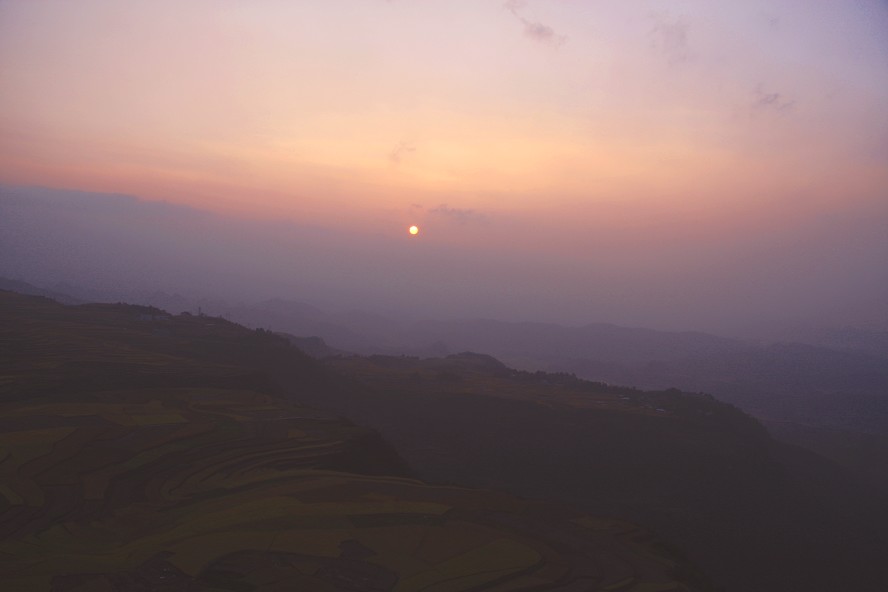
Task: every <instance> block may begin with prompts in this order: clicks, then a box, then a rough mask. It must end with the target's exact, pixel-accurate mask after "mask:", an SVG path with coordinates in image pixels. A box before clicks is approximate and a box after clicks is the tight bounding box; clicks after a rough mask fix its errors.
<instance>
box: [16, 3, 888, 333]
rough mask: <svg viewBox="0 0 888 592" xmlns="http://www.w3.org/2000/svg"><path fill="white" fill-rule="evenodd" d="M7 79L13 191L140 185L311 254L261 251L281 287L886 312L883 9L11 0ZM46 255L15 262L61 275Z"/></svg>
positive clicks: (111, 189) (517, 307)
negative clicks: (275, 257)
mask: <svg viewBox="0 0 888 592" xmlns="http://www.w3.org/2000/svg"><path fill="white" fill-rule="evenodd" d="M0 72H2V78H3V83H2V85H0V184H2V185H3V186H4V187H5V188H6V189H5V193H6V195H7V197H8V196H9V195H10V192H13V193H15V192H18V193H16V196H19V197H20V196H22V195H25V196H27V195H32V193H33V192H31V193H29V192H28V191H19V190H18V189H16V190H13V189H11V188H27V187H35V186H36V187H43V188H52V189H55V190H58V196H60V197H58V199H57V201H58V200H62V201H64V200H65V199H67V200H69V201H70V200H75V201H76V199H79V198H78V197H77V196H81V197H82V195H83V193H71V191H79V192H86V193H89V194H108V200H110V201H113V200H115V199H121V200H125V199H126V198H123V197H121V196H135V197H138V198H140V199H141V200H143V201H144V202H166V203H167V204H169V205H170V206H171V209H169V210H168V212H169V213H170V215H171V216H173V217H175V216H176V215H180V214H181V215H183V216H186V218H187V215H185V214H183V212H186V211H187V212H191V211H203V212H208V213H210V214H212V215H213V216H217V217H218V218H219V220H224V221H225V222H224V223H222V222H220V223H219V224H221V225H222V226H224V227H225V228H226V229H228V230H227V231H226V232H230V233H231V234H230V235H228V234H225V233H224V232H221V231H219V232H218V233H216V234H215V235H214V238H213V239H207V240H222V237H228V238H227V239H226V241H227V244H228V245H229V246H231V245H233V244H240V245H242V246H243V245H244V240H243V239H240V240H239V239H237V238H236V237H237V236H238V233H240V236H241V237H250V238H249V240H248V241H247V242H249V248H248V247H247V246H243V248H244V252H254V251H255V250H259V251H262V252H269V251H274V252H275V253H280V257H281V260H282V261H289V259H288V258H287V256H286V255H287V249H290V248H295V246H294V245H295V244H296V243H299V244H300V245H301V247H300V248H302V249H304V250H305V251H306V252H308V253H311V252H312V251H314V252H315V254H316V257H315V258H314V259H312V258H311V257H309V259H311V261H309V262H307V263H306V264H305V265H306V266H307V267H306V268H305V269H301V268H300V267H299V266H298V265H295V264H289V263H288V264H282V265H281V266H280V267H279V268H277V274H274V270H273V269H272V268H271V267H267V265H266V264H267V261H260V260H253V259H250V258H249V257H246V256H244V257H238V260H239V261H241V265H242V267H241V268H239V269H243V270H244V273H247V270H249V269H250V268H251V266H257V267H262V268H263V269H265V268H266V267H267V270H268V277H272V275H277V276H278V277H276V283H274V285H273V287H272V283H268V282H266V285H267V289H266V290H265V292H267V293H271V292H272V291H274V290H277V291H280V292H286V293H282V294H280V295H281V296H287V297H293V298H297V297H299V296H300V293H303V292H305V293H307V292H312V294H314V297H315V298H316V299H319V300H324V299H328V300H331V301H336V302H340V301H341V303H342V306H360V305H361V304H362V302H363V303H364V304H367V305H368V306H371V307H374V306H375V307H377V308H379V307H384V306H388V307H389V308H393V309H396V310H397V309H399V308H404V307H408V304H409V308H411V309H412V310H414V311H415V312H416V313H417V314H428V315H438V314H440V315H450V316H459V315H461V314H465V315H481V316H501V317H508V318H515V319H518V318H521V319H544V320H557V321H559V322H574V323H582V322H593V321H613V322H618V323H624V324H636V325H646V326H655V327H658V328H693V329H710V330H718V329H722V330H725V331H730V330H733V329H732V328H734V329H736V328H738V327H743V326H748V325H750V324H753V323H768V322H772V321H774V320H777V319H782V320H793V321H796V320H797V321H806V322H815V321H817V322H824V323H834V324H842V323H852V324H873V323H876V324H878V323H885V322H888V312H886V311H888V271H886V269H888V266H886V265H885V264H884V262H885V261H886V260H888V232H886V230H885V229H886V226H888V224H886V221H888V3H886V2H884V1H876V0H854V1H847V2H837V1H835V0H810V1H806V2H804V3H800V2H797V1H795V0H775V1H768V2H766V1H756V0H752V1H748V2H729V1H726V0H706V1H704V0H700V1H674V2H668V3H667V2H654V1H643V0H639V1H617V0H525V1H519V0H510V1H506V2H503V1H502V0H489V1H488V0H413V1H409V0H388V1H385V0H325V1H323V2H320V1H315V2H308V1H297V0H291V1H286V2H285V1H277V0H265V1H259V2H241V1H233V0H232V1H223V0H219V1H209V0H192V1H190V2H187V3H183V2H172V1H165V0H150V1H148V0H131V1H128V2H119V1H116V0H108V1H104V0H102V1H100V0H76V1H74V0H72V1H61V0H58V1H53V0H41V1H33V0H0ZM66 191H68V193H65V192H66ZM38 193H39V192H38ZM41 195H42V194H41ZM65 196H67V197H65ZM115 196H116V197H115ZM17 199H18V197H16V199H15V200H13V201H12V202H11V201H9V200H8V199H7V202H6V206H5V207H6V208H7V210H6V211H7V214H9V212H11V211H12V210H11V209H10V208H12V207H13V206H11V205H10V204H11V203H13V202H15V204H17V205H15V208H22V207H25V205H22V204H23V203H24V202H20V201H16V200H17ZM26 201H27V200H26ZM28 203H32V205H33V204H34V203H36V202H28ZM90 203H93V204H94V202H90ZM127 203H129V202H127ZM173 206H175V207H173ZM90 207H92V206H90ZM131 207H136V206H132V204H131ZM146 207H148V206H146ZM176 207H178V208H180V209H176ZM149 209H150V207H149ZM16 211H17V212H19V210H16ZM37 211H40V212H44V213H46V212H47V211H48V210H47V209H46V208H45V207H44V206H43V205H41V206H39V207H38V206H37V205H34V207H33V208H32V210H31V214H29V215H30V216H31V217H21V216H23V215H24V214H21V216H20V217H19V218H16V220H20V221H21V223H22V224H24V223H26V222H25V221H26V220H28V221H30V222H27V223H29V224H31V223H33V224H37V222H35V220H36V218H34V217H33V216H36V215H37V214H35V212H37ZM90 211H91V210H90ZM164 211H167V210H164ZM172 212H179V214H173V213H172ZM0 213H2V212H0ZM12 219H13V216H12V215H11V214H9V215H7V222H6V227H7V230H8V229H9V227H10V225H11V224H12V222H10V220H12ZM148 219H149V220H154V218H151V217H150V216H149V218H148ZM127 220H128V222H123V221H121V222H119V223H120V224H131V225H139V224H142V223H141V222H140V221H139V219H138V217H136V218H132V217H130V218H127ZM94 223H95V224H98V222H95V221H94ZM117 223H118V222H115V224H117ZM0 224H2V221H0ZM282 224H283V225H284V226H283V227H282V226H281V225H282ZM412 224H416V225H418V226H419V227H420V233H419V234H418V235H417V236H416V237H410V236H409V235H408V234H407V228H408V227H409V226H410V225H412ZM38 228H41V229H43V230H42V231H43V232H45V231H47V228H49V226H45V225H44V226H39V225H35V226H34V230H33V232H38ZM269 228H274V229H280V228H288V229H290V230H288V231H287V230H285V231H279V230H274V231H269V230H268V229H269ZM263 229H265V230H263ZM19 230H21V227H19ZM33 232H31V231H30V230H29V229H26V230H25V231H22V232H19V233H18V234H17V236H19V238H21V240H25V239H27V240H32V239H33V236H31V235H32V234H33ZM163 232H166V231H165V230H164V231H163ZM183 232H184V230H183ZM195 232H196V230H195ZM287 232H292V233H294V234H300V237H299V238H298V239H297V238H294V237H288V236H287ZM158 233H159V234H158V236H160V234H162V233H161V231H160V230H158ZM124 234H126V233H125V229H124ZM149 234H150V233H149ZM280 235H283V238H280V239H279V240H277V242H274V241H273V240H272V239H271V238H270V237H272V236H274V237H278V236H280ZM8 236H9V232H7V241H11V239H9V238H8ZM22 237H24V238H22ZM306 237H315V239H316V240H315V241H314V242H311V241H308V242H305V241H307V240H308V239H307V238H306ZM319 237H323V239H322V238H319ZM146 240H147V239H146ZM294 241H295V242H294ZM27 244H30V243H25V242H22V243H21V244H19V246H18V250H17V251H16V252H18V253H19V255H18V260H17V261H12V260H11V258H10V257H11V256H9V255H8V253H10V252H12V251H11V250H9V249H7V257H6V259H5V262H4V259H3V258H2V257H3V256H2V255H0V272H4V270H5V272H6V273H12V272H15V273H16V274H18V275H20V276H22V277H23V279H28V278H29V277H30V276H29V275H28V273H29V272H28V266H31V267H33V268H34V269H37V268H40V269H44V270H50V269H57V268H58V269H63V268H60V267H58V266H56V267H53V263H52V262H50V261H49V258H51V257H52V256H54V253H53V251H52V250H51V249H50V250H49V251H41V253H43V255H41V257H44V259H38V257H37V255H36V254H35V253H34V252H33V251H28V252H23V249H26V248H27V246H26V245H27ZM195 244H196V243H195ZM259 244H262V245H266V246H264V247H262V248H261V249H260V248H259V247H257V245H259ZM183 245H184V243H183ZM188 245H192V243H190V242H189V243H188ZM192 246H193V245H192ZM60 248H61V247H60ZM134 248H135V247H134ZM145 248H147V247H145ZM183 248H185V246H183ZM189 248H190V247H189ZM296 259H299V260H301V258H300V257H297V258H296ZM25 261H28V262H29V263H28V265H25V264H24V262H25ZM41 261H43V262H44V263H46V265H43V264H42V263H41ZM358 262H361V263H360V264H359V263H358ZM171 265H172V263H171ZM309 267H310V268H311V269H312V271H311V274H308V273H307V271H306V269H308V268H309ZM442 270H443V271H442ZM301 271H302V272H305V273H303V274H302V276H301V280H300V281H298V282H297V281H296V280H295V279H294V280H292V281H290V282H287V281H282V280H281V278H280V275H282V274H283V275H286V274H293V275H299V274H300V272H301ZM35 273H36V272H35ZM47 273H49V272H48V271H47ZM60 273H61V272H60ZM109 273H110V272H109ZM32 275H33V274H32ZM180 275H181V274H180ZM187 275H188V274H185V276H187ZM405 276H406V277H405ZM172 277H173V275H170V274H166V273H161V274H159V275H158V276H157V277H156V278H155V281H156V282H157V283H158V285H162V287H164V288H165V289H173V290H175V289H178V290H185V289H186V288H187V289H192V290H194V289H196V288H195V287H194V286H186V285H185V283H186V282H185V281H184V280H175V281H174V280H173V279H171V278H172ZM175 277H180V276H179V275H177V276H175ZM263 277H265V276H263ZM306 278H310V281H308V282H307V281H306ZM343 278H345V279H343ZM262 281H264V280H259V279H255V282H258V283H259V284H261V283H262ZM370 285H373V286H376V287H375V288H374V289H375V291H373V290H370V288H368V286H370ZM392 286H397V291H394V288H393V287H392ZM259 292H261V290H260V291H258V292H256V293H255V295H256V296H257V297H258V296H259ZM263 294H264V292H263ZM441 294H446V295H447V298H444V299H442V298H441ZM344 295H350V297H351V299H349V298H346V297H345V296H344ZM423 303H426V304H427V305H428V306H425V308H424V305H423Z"/></svg>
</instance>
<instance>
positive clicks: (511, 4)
mask: <svg viewBox="0 0 888 592" xmlns="http://www.w3.org/2000/svg"><path fill="white" fill-rule="evenodd" d="M526 5H527V4H526V2H525V1H524V0H506V2H505V3H504V4H503V8H505V9H506V10H508V11H509V12H511V13H512V16H514V17H515V18H516V19H518V20H519V21H521V24H523V25H524V34H525V35H526V36H527V37H529V38H531V39H533V40H534V41H536V42H538V43H542V44H545V45H551V46H553V47H559V46H561V45H564V43H565V42H566V41H567V36H566V35H559V34H557V33H556V32H555V30H554V29H552V27H550V26H549V25H544V24H543V23H541V22H539V21H531V20H528V19H526V18H524V17H523V16H521V14H520V12H519V11H521V10H523V9H524V7H525V6H526Z"/></svg>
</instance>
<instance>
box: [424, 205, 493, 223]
mask: <svg viewBox="0 0 888 592" xmlns="http://www.w3.org/2000/svg"><path fill="white" fill-rule="evenodd" d="M429 214H431V215H433V216H438V217H441V218H445V219H447V220H451V221H453V222H457V223H458V224H466V223H467V222H486V221H487V216H486V215H485V214H483V213H481V212H477V211H475V210H468V209H462V208H451V207H450V206H448V205H447V204H441V205H440V206H438V207H435V208H432V209H430V210H429Z"/></svg>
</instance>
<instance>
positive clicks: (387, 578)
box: [0, 292, 708, 592]
mask: <svg viewBox="0 0 888 592" xmlns="http://www.w3.org/2000/svg"><path fill="white" fill-rule="evenodd" d="M281 380H284V381H285V382H281ZM342 385H343V381H342V380H340V379H337V378H335V377H332V378H331V377H330V376H329V373H328V372H327V371H325V370H324V369H322V368H320V367H319V366H318V365H317V364H316V363H315V362H313V361H312V360H310V359H309V358H308V357H306V356H305V355H303V354H301V353H300V352H299V351H298V350H296V349H295V348H292V347H290V346H289V344H288V343H287V342H286V341H285V340H283V339H281V338H279V337H276V336H274V335H272V334H270V333H267V332H264V331H259V332H256V331H250V330H247V329H244V328H243V327H240V326H237V325H234V324H232V323H228V322H226V321H223V320H221V319H212V318H208V317H200V316H197V317H194V316H190V315H183V316H176V317H172V316H170V315H167V314H165V313H163V312H161V311H159V310H157V309H150V308H145V307H133V306H127V305H82V306H71V307H66V306H62V305H60V304H58V303H55V302H53V301H50V300H47V299H44V298H39V297H31V296H23V295H19V294H14V293H10V292H0V578H2V581H3V588H4V589H7V590H16V591H25V590H58V591H82V592H85V591H111V590H145V591H149V590H151V591H155V590H168V591H173V590H188V591H196V590H208V591H209V590H216V591H222V590H230V591H244V592H248V591H250V590H300V591H301V590H305V591H313V590H319V591H337V590H350V591H358V592H361V591H366V592H370V591H380V590H397V591H413V590H425V591H440V592H444V591H459V590H489V591H506V590H562V591H565V592H567V591H574V590H613V591H635V592H642V591H644V592H670V591H675V592H678V591H684V590H705V589H708V587H707V586H705V585H703V584H701V583H700V582H701V581H702V580H701V579H700V577H699V576H698V575H696V572H694V571H693V570H692V569H690V568H689V567H688V566H687V564H686V563H684V562H682V561H681V560H678V559H676V557H675V556H674V555H670V554H669V553H667V551H666V550H665V549H666V548H665V547H663V546H662V545H661V544H659V543H657V542H656V541H655V540H654V539H652V538H651V537H650V535H648V534H646V532H645V531H643V530H641V529H640V528H638V527H636V526H633V525H631V524H629V523H626V522H622V521H618V520H603V519H598V518H594V517H592V516H590V515H587V514H583V513H581V512H578V511H574V510H570V509H567V508H565V507H562V506H556V505H552V504H547V503H541V502H530V501H525V500H520V499H516V498H514V497H511V496H509V495H507V494H504V493H493V492H486V491H478V490H471V489H465V488H457V487H442V486H429V485H427V484H424V483H422V482H420V481H417V480H415V479H412V478H410V476H409V473H408V471H407V469H406V467H405V464H404V463H403V461H402V460H401V458H400V457H399V456H398V455H397V454H396V453H395V452H394V451H393V450H392V449H391V448H390V447H389V446H388V445H387V444H386V443H385V442H383V441H382V440H381V439H380V438H379V436H378V435H377V434H376V433H375V432H373V431H371V430H369V429H367V428H362V427H358V426H356V425H354V424H352V423H350V422H348V421H345V420H342V419H339V418H337V417H336V416H334V415H330V414H329V413H327V412H322V411H318V410H316V409H312V408H309V407H305V406H302V405H298V404H295V403H293V400H295V399H297V398H301V399H313V400H322V399H324V398H325V397H328V398H330V399H331V400H332V399H335V398H338V397H341V396H343V394H344V393H345V392H346V391H345V390H343V388H342Z"/></svg>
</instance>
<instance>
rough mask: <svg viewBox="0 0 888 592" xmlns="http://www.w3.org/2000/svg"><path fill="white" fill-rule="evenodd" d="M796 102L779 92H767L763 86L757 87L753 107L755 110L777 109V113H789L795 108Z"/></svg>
mask: <svg viewBox="0 0 888 592" xmlns="http://www.w3.org/2000/svg"><path fill="white" fill-rule="evenodd" d="M795 104H796V102H795V101H794V100H791V99H787V98H786V97H784V96H783V95H782V94H780V93H778V92H765V91H764V90H762V86H761V85H759V86H758V87H756V89H755V91H754V92H753V99H752V108H753V110H755V111H765V110H768V111H776V112H777V113H787V112H789V111H792V110H793V109H794V108H795Z"/></svg>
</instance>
